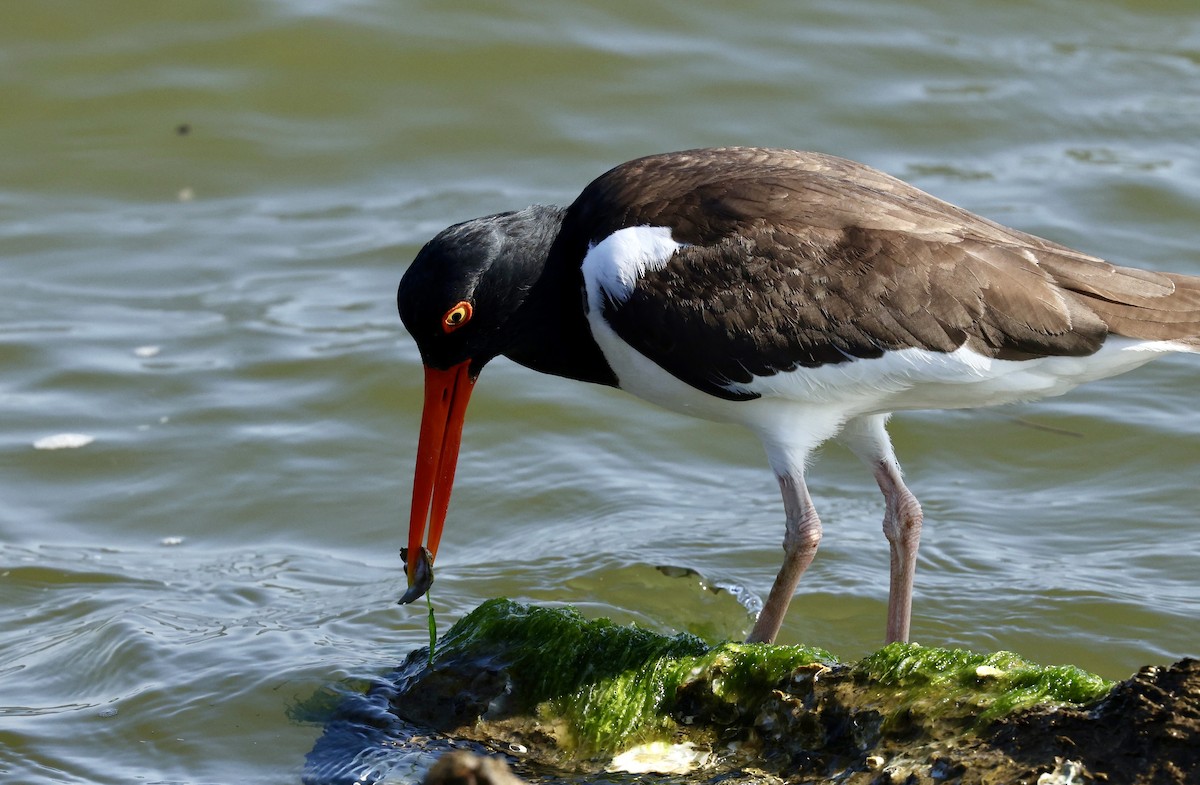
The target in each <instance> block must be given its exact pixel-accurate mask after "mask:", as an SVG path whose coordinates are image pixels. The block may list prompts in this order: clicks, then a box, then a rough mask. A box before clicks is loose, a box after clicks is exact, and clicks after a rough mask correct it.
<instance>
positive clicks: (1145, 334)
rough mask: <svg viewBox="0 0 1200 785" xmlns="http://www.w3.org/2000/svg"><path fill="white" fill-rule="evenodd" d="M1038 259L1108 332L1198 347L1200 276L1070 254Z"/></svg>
mask: <svg viewBox="0 0 1200 785" xmlns="http://www.w3.org/2000/svg"><path fill="white" fill-rule="evenodd" d="M1039 261H1040V262H1041V266H1042V268H1043V269H1044V270H1046V271H1047V272H1049V273H1050V274H1051V275H1052V276H1054V278H1055V280H1056V281H1058V283H1059V285H1060V286H1062V287H1063V288H1064V289H1066V290H1067V291H1069V292H1071V293H1072V294H1074V295H1075V296H1076V297H1078V298H1079V300H1080V302H1081V304H1083V305H1085V306H1086V307H1087V308H1089V309H1090V310H1091V311H1092V312H1094V313H1095V314H1096V315H1097V316H1098V317H1100V318H1101V319H1102V320H1103V321H1104V323H1105V324H1107V325H1108V329H1109V332H1110V333H1112V334H1114V335H1121V336H1124V337H1126V338H1135V339H1140V340H1146V341H1169V342H1171V343H1173V344H1177V345H1178V346H1177V348H1178V350H1179V351H1191V352H1200V276H1195V275H1184V274H1181V273H1160V272H1154V271H1151V270H1139V269H1137V268H1133V267H1119V266H1117V265H1114V264H1109V263H1108V262H1102V261H1100V260H1098V259H1090V258H1076V257H1070V256H1054V257H1053V258H1051V259H1041V260H1039ZM1172 348H1176V347H1172Z"/></svg>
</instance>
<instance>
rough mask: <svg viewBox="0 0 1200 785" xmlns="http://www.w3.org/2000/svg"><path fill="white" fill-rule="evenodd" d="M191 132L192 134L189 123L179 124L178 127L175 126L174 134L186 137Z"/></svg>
mask: <svg viewBox="0 0 1200 785" xmlns="http://www.w3.org/2000/svg"><path fill="white" fill-rule="evenodd" d="M191 132H192V124H191V123H180V124H179V125H177V126H175V133H177V134H178V135H180V136H187V135H188V134H190V133H191Z"/></svg>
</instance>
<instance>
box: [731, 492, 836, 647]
mask: <svg viewBox="0 0 1200 785" xmlns="http://www.w3.org/2000/svg"><path fill="white" fill-rule="evenodd" d="M779 490H780V491H782V493H783V509H784V512H785V513H786V514H787V530H786V531H785V533H784V535H783V554H784V556H783V567H781V568H780V569H779V574H778V575H776V576H775V583H774V584H773V585H772V586H771V593H770V594H769V595H768V596H767V602H766V604H765V605H764V606H763V609H762V612H761V613H759V614H758V621H756V622H755V623H754V629H753V630H751V631H750V637H748V638H746V642H747V643H772V642H774V640H775V636H776V635H778V634H779V628H780V626H782V624H783V617H784V614H786V613H787V608H788V603H790V602H791V601H792V595H793V594H795V593H796V586H797V584H799V583H800V576H801V575H803V574H804V571H805V570H807V569H808V565H809V564H811V563H812V560H813V556H815V555H816V553H817V545H818V544H819V543H820V542H821V519H820V518H818V517H817V511H816V508H814V507H813V503H812V499H811V498H810V497H809V495H808V487H807V486H806V485H805V484H804V475H803V474H798V473H797V474H781V475H779Z"/></svg>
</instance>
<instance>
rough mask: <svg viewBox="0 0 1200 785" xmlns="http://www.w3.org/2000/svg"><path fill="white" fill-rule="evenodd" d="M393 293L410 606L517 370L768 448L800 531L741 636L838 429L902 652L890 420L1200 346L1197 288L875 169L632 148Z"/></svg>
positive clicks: (898, 494) (766, 628) (786, 596)
mask: <svg viewBox="0 0 1200 785" xmlns="http://www.w3.org/2000/svg"><path fill="white" fill-rule="evenodd" d="M397 300H398V304H399V309H400V316H401V318H402V320H403V322H404V325H405V326H406V327H407V329H408V331H409V332H410V333H411V334H412V336H413V338H414V339H415V340H416V343H417V346H418V348H419V349H420V353H421V358H422V361H423V362H424V365H425V404H424V411H423V414H422V418H421V431H420V438H419V444H418V448H417V466H416V475H415V479H414V485H413V500H412V517H411V521H410V528H409V547H408V553H409V554H411V555H412V556H411V557H410V558H408V559H407V562H408V568H407V569H408V576H409V585H410V588H409V591H408V593H407V594H406V595H405V597H404V599H402V600H401V601H402V602H408V601H411V600H413V599H416V598H417V597H419V596H421V594H423V593H424V591H425V589H426V588H427V586H428V583H429V581H430V580H432V558H433V556H434V555H435V554H436V553H437V547H438V542H439V540H440V539H441V534H442V526H443V523H444V521H445V518H446V510H447V505H448V504H449V499H450V488H451V484H452V482H453V478H454V467H455V464H456V461H457V457H458V450H459V443H460V436H461V432H462V425H463V415H464V413H465V411H466V407H467V399H468V397H469V395H470V393H471V390H472V387H473V385H474V383H475V380H476V379H477V378H478V376H479V373H480V371H482V370H483V367H484V365H486V364H487V363H488V361H489V360H491V359H492V358H494V357H497V356H499V355H503V356H505V357H508V358H509V359H511V360H514V361H515V362H517V363H520V364H521V365H524V366H527V367H529V368H532V369H534V370H536V371H541V372H543V373H549V374H555V375H558V376H565V377H568V378H571V379H577V380H580V381H585V382H594V383H597V384H604V385H610V386H614V387H619V388H621V389H623V390H627V391H628V392H630V393H632V394H634V395H636V396H638V397H640V398H644V399H646V400H648V401H652V402H653V403H656V404H658V405H660V406H663V407H665V408H667V409H671V410H674V411H677V412H682V413H684V414H689V415H693V416H695V417H700V418H704V419H709V420H717V421H723V422H732V423H740V424H742V425H745V426H746V427H748V428H750V429H751V430H752V431H754V432H755V433H757V434H758V436H759V438H761V439H762V442H763V444H764V445H765V447H766V453H767V458H768V461H769V463H770V465H771V468H772V469H773V470H774V472H775V475H776V477H777V478H778V480H779V487H780V489H781V491H782V493H783V507H784V512H785V515H786V529H785V533H784V538H783V550H784V562H783V567H782V568H781V569H780V571H779V574H778V576H777V577H776V579H775V582H774V585H773V586H772V587H771V591H770V595H769V596H768V598H767V601H766V603H765V604H764V607H763V610H762V612H761V613H760V615H759V617H758V620H757V622H756V623H755V625H754V628H753V630H752V632H751V634H750V638H749V640H752V641H773V640H774V639H775V636H776V635H777V634H778V632H779V627H780V625H781V624H782V622H783V617H784V614H785V613H786V611H787V606H788V603H789V602H790V601H791V598H792V595H793V594H794V593H795V590H796V586H797V584H798V582H799V580H800V577H801V575H802V574H803V573H804V571H805V569H806V568H807V567H808V565H809V563H810V562H811V561H812V559H813V556H814V554H815V553H816V551H817V544H818V542H819V541H820V539H821V521H820V519H819V518H818V517H817V512H816V509H815V508H814V507H813V503H812V500H811V499H810V498H809V493H808V489H807V488H806V487H805V482H804V473H805V465H806V462H807V460H808V458H809V455H810V454H811V453H812V451H813V449H814V448H816V447H817V446H818V445H819V444H821V443H822V442H824V441H825V440H827V439H831V438H834V437H836V438H838V439H839V440H840V441H841V442H843V443H844V444H845V445H846V446H847V447H849V448H850V449H851V450H852V451H853V452H854V453H855V454H856V455H857V456H858V457H859V458H860V459H861V460H862V461H863V462H864V463H865V464H866V465H867V467H868V468H869V469H870V470H871V472H872V473H873V474H874V476H875V480H876V481H877V482H878V483H879V488H880V490H882V491H883V497H884V504H885V508H884V509H885V512H884V518H883V531H884V534H885V535H886V537H887V540H888V542H889V544H890V548H891V585H890V591H889V598H888V613H887V630H886V638H887V640H888V641H895V640H906V639H907V637H908V630H909V619H910V616H911V606H912V587H913V571H914V567H915V562H916V556H917V545H918V542H919V539H920V534H921V521H922V513H921V507H920V504H918V502H917V499H916V498H915V497H914V496H913V494H912V493H911V492H910V491H909V490H908V488H907V487H905V485H904V482H903V480H902V479H901V475H900V466H899V464H898V463H897V461H896V455H895V452H894V451H893V449H892V444H891V441H890V439H889V438H888V434H887V431H886V429H885V425H886V423H887V419H888V417H889V416H890V414H891V413H892V412H895V411H899V410H912V409H958V408H969V407H976V406H991V405H995V404H1004V403H1011V402H1014V401H1027V400H1031V399H1035V398H1041V397H1043V396H1050V395H1059V394H1061V393H1064V392H1066V391H1067V390H1069V389H1071V388H1072V387H1075V386H1076V385H1078V384H1081V383H1083V382H1088V381H1092V380H1095V379H1100V378H1104V377H1107V376H1112V375H1114V374H1118V373H1122V372H1124V371H1128V370H1131V369H1133V368H1136V367H1138V366H1140V365H1142V364H1143V363H1146V362H1148V361H1150V360H1152V359H1154V358H1155V357H1158V356H1160V355H1162V354H1164V353H1167V352H1172V351H1185V352H1195V351H1198V350H1200V278H1197V277H1192V276H1186V275H1179V274H1175V273H1159V272H1149V271H1145V270H1139V269H1133V268H1129V267H1118V266H1115V265H1112V264H1109V263H1108V262H1105V261H1103V260H1101V259H1097V258H1095V257H1092V256H1089V255H1087V254H1083V253H1080V252H1078V251H1073V250H1071V249H1069V248H1066V247H1064V246H1061V245H1058V244H1056V243H1053V242H1050V241H1047V240H1042V239H1040V238H1037V237H1034V236H1032V235H1029V234H1025V233H1023V232H1019V231H1015V230H1013V229H1008V228H1006V227H1004V226H1001V225H999V224H996V223H993V222H991V221H988V220H986V219H984V218H980V217H978V216H976V215H973V214H971V213H969V212H966V211H965V210H962V209H959V208H957V207H955V206H953V205H950V204H948V203H946V202H943V201H941V200H939V199H936V198H934V197H932V196H930V195H928V194H926V193H924V192H923V191H920V190H918V189H916V188H914V187H912V186H910V185H907V184H906V183H903V182H901V181H900V180H897V179H895V178H893V177H890V176H888V175H886V174H883V173H882V172H879V171H876V170H874V169H871V168H869V167H867V166H864V165H862V164H858V163H854V162H852V161H847V160H844V159H841V158H835V157H832V156H828V155H821V154H817V153H804V152H795V151H791V150H778V149H761V148H721V149H703V150H689V151H685V152H677V153H667V154H664V155H653V156H649V157H646V158H640V159H638V160H635V161H630V162H628V163H625V164H622V165H620V166H618V167H616V168H614V169H612V170H610V171H609V172H607V173H606V174H604V175H601V176H600V177H599V178H598V179H596V180H595V181H594V182H592V183H591V184H590V185H589V186H587V188H585V189H584V190H583V192H582V193H581V194H580V195H579V197H578V198H577V199H576V200H575V201H574V203H572V204H571V205H570V206H569V207H567V208H565V209H564V208H559V207H546V206H534V207H529V208H527V209H524V210H520V211H516V212H508V213H501V214H499V215H492V216H487V217H484V218H477V219H475V220H472V221H467V222H465V223H460V224H457V225H455V226H452V227H450V228H448V229H446V230H444V231H443V232H441V233H440V234H439V235H437V236H436V237H435V238H433V239H432V240H431V241H430V242H429V243H428V244H427V245H425V247H424V248H422V249H421V251H420V253H418V254H417V257H416V259H415V260H414V261H413V263H412V265H411V266H410V267H409V269H408V270H407V272H405V274H404V277H403V279H402V280H401V282H400V289H399V293H398V298H397ZM427 523H428V527H429V541H428V553H427V554H426V555H425V558H424V559H422V558H416V554H425V552H424V551H422V545H423V541H424V535H425V528H426V524H427Z"/></svg>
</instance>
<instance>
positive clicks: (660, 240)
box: [583, 226, 685, 311]
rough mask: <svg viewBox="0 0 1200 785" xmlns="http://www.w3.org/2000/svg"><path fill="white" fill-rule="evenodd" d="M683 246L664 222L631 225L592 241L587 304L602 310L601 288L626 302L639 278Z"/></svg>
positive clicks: (585, 273) (587, 268)
mask: <svg viewBox="0 0 1200 785" xmlns="http://www.w3.org/2000/svg"><path fill="white" fill-rule="evenodd" d="M684 247H685V246H684V245H683V244H681V243H677V242H675V241H674V240H673V239H671V230H670V229H669V228H668V227H665V226H631V227H629V228H627V229H620V230H618V231H616V232H613V233H612V234H610V235H609V236H608V237H605V238H604V239H603V240H601V241H600V242H598V243H596V244H594V245H592V246H591V247H590V248H588V252H587V254H586V255H585V256H584V257H583V280H584V282H585V284H586V287H587V293H588V307H590V308H591V309H592V310H593V311H596V310H599V308H600V306H601V302H600V293H601V291H603V292H604V293H605V294H607V295H608V297H609V298H610V299H612V300H613V301H614V302H618V303H623V302H625V301H626V300H628V299H629V296H630V295H631V294H633V287H634V286H636V285H637V282H638V279H639V278H641V277H642V276H643V275H645V274H646V273H647V272H648V271H653V270H661V269H662V268H663V267H665V266H666V264H667V262H668V261H669V260H670V258H671V257H672V256H673V255H674V254H675V252H676V251H678V250H679V249H680V248H684Z"/></svg>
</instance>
